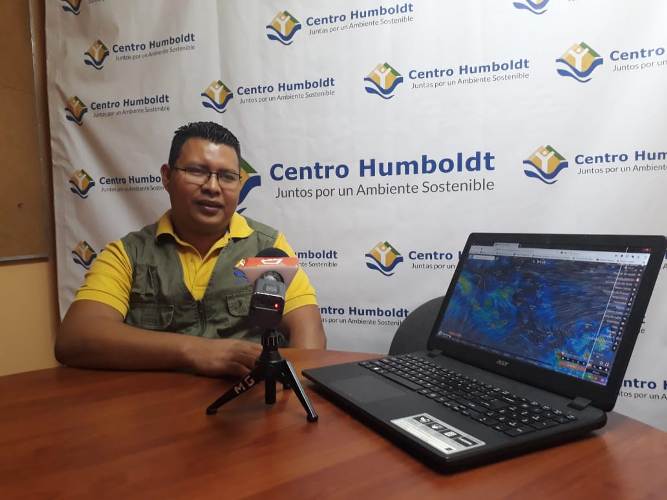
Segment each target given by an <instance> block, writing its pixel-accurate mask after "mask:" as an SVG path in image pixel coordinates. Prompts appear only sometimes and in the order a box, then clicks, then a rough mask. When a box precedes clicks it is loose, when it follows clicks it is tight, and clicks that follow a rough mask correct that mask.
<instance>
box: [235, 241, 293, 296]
mask: <svg viewBox="0 0 667 500" xmlns="http://www.w3.org/2000/svg"><path fill="white" fill-rule="evenodd" d="M298 268H299V259H297V258H296V257H289V256H288V255H287V254H286V253H285V252H283V251H282V250H280V249H279V248H266V249H264V250H262V251H261V252H259V253H258V254H257V257H248V258H245V259H241V260H240V261H239V262H238V263H237V264H236V266H235V269H236V271H237V272H239V273H241V274H242V275H243V276H244V277H245V279H246V280H247V282H248V283H250V284H254V283H255V282H256V281H257V280H258V279H259V278H269V279H271V278H273V279H275V280H276V281H282V282H283V283H285V288H287V287H288V286H289V284H290V283H291V282H292V279H294V275H295V274H296V272H297V270H298ZM276 275H278V276H276ZM278 277H280V278H281V280H279V279H278Z"/></svg>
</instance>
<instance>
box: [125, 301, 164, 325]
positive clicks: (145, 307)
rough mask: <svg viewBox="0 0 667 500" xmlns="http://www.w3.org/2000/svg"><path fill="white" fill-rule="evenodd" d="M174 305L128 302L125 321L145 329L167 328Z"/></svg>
mask: <svg viewBox="0 0 667 500" xmlns="http://www.w3.org/2000/svg"><path fill="white" fill-rule="evenodd" d="M173 319H174V306H172V305H166V304H130V312H129V313H128V315H127V318H126V322H127V323H128V324H130V325H134V326H138V327H140V328H146V329H147V330H169V326H170V325H171V323H172V321H173Z"/></svg>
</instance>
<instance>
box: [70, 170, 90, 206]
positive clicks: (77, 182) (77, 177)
mask: <svg viewBox="0 0 667 500" xmlns="http://www.w3.org/2000/svg"><path fill="white" fill-rule="evenodd" d="M69 183H70V185H71V187H70V191H72V192H73V193H74V194H75V195H77V196H78V197H79V198H83V199H86V198H88V192H89V191H90V190H91V189H92V188H93V186H95V181H94V180H93V178H92V177H91V176H90V175H88V173H87V172H86V171H85V170H77V171H76V172H74V173H73V174H72V175H71V177H70V178H69Z"/></svg>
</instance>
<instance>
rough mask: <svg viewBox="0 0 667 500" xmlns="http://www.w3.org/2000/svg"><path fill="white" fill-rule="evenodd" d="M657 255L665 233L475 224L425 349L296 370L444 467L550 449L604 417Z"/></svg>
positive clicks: (378, 427)
mask: <svg viewBox="0 0 667 500" xmlns="http://www.w3.org/2000/svg"><path fill="white" fill-rule="evenodd" d="M664 257H665V238H664V237H663V236H621V235H556V234H494V233H473V234H471V235H470V236H469V238H468V240H467V242H466V245H465V248H464V250H463V252H462V254H461V256H460V259H459V263H458V265H457V267H456V270H455V272H454V275H453V277H452V280H451V283H450V284H449V288H448V289H447V292H446V294H445V296H444V299H443V302H442V305H441V307H440V310H439V313H438V315H437V317H436V320H435V323H434V325H433V328H432V330H431V334H430V337H429V340H428V349H427V350H426V351H423V352H415V353H409V354H401V355H395V356H385V357H383V358H380V359H375V360H369V361H363V362H357V363H346V364H339V365H334V366H327V367H321V368H314V369H308V370H304V371H303V375H304V376H305V377H306V378H308V379H310V380H311V381H313V382H314V383H315V387H316V389H318V390H320V391H321V392H322V393H323V394H325V395H326V396H328V397H330V398H331V399H332V400H333V401H334V402H336V403H338V404H339V405H340V406H342V407H343V408H345V409H346V410H348V411H349V412H351V413H352V414H354V415H355V416H357V417H358V418H360V419H361V420H362V421H364V422H366V423H367V424H368V425H370V426H371V427H372V428H373V429H375V430H377V431H379V432H380V433H382V434H383V435H385V436H386V437H388V438H390V439H391V440H393V441H394V442H396V443H397V444H398V445H399V446H401V447H402V448H404V449H405V450H406V451H408V452H410V453H411V454H413V455H415V456H418V457H419V458H421V459H423V460H424V461H425V462H426V463H428V464H429V465H431V466H432V467H435V468H437V469H439V470H442V471H448V470H452V469H456V468H461V467H469V466H474V465H478V464H482V463H485V462H490V461H495V460H498V459H501V458H504V457H509V456H513V455H517V454H521V453H525V452H528V451H530V450H534V449H538V448H544V447H547V446H553V445H556V444H558V443H562V442H565V441H567V440H571V439H574V438H576V437H580V436H583V435H586V434H587V433H590V431H592V430H594V429H598V428H600V427H602V426H604V425H605V423H606V420H607V418H606V413H605V412H608V411H610V410H611V409H612V408H613V407H614V404H615V402H616V397H617V394H618V391H619V388H620V386H621V384H622V382H623V376H624V374H625V370H626V367H627V365H628V362H629V360H630V355H631V353H632V349H633V347H634V344H635V340H636V339H637V335H638V333H639V330H640V327H641V325H642V322H643V318H644V314H645V312H646V308H647V305H648V302H649V298H650V296H651V293H652V291H653V286H654V284H655V281H656V278H657V276H658V272H659V270H660V267H661V263H662V261H663V258H664ZM417 334H418V332H415V335H417Z"/></svg>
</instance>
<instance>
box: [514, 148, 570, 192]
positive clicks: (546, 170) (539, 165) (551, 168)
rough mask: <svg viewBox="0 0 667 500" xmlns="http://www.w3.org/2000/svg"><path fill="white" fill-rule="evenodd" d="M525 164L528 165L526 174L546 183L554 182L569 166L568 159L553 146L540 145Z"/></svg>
mask: <svg viewBox="0 0 667 500" xmlns="http://www.w3.org/2000/svg"><path fill="white" fill-rule="evenodd" d="M523 164H524V165H527V166H528V168H526V169H525V170H524V171H523V173H524V174H526V175H527V176H528V177H533V178H534V179H539V180H540V181H542V182H544V183H545V184H554V183H555V182H556V181H557V180H558V179H556V178H555V177H556V176H557V175H558V174H559V173H560V172H561V170H563V169H565V168H567V160H566V159H565V158H564V157H563V156H562V155H561V154H560V153H559V152H558V151H556V150H555V149H554V148H552V147H551V146H546V147H545V146H540V147H539V148H537V149H536V150H535V152H533V154H532V155H530V158H528V159H527V160H524V162H523Z"/></svg>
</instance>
